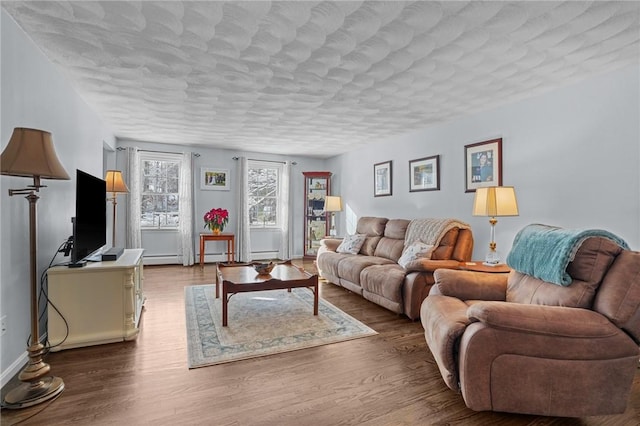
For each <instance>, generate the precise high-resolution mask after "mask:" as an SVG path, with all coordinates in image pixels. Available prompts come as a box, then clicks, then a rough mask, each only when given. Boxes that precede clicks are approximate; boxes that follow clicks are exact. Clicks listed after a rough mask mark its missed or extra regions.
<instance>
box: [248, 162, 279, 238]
mask: <svg viewBox="0 0 640 426" xmlns="http://www.w3.org/2000/svg"><path fill="white" fill-rule="evenodd" d="M247 163H248V164H247V165H248V170H247V172H248V184H249V224H250V226H251V227H252V228H281V227H282V218H281V217H280V194H281V188H280V185H281V183H282V166H283V164H282V163H276V162H271V161H252V160H249V161H248V162H247Z"/></svg>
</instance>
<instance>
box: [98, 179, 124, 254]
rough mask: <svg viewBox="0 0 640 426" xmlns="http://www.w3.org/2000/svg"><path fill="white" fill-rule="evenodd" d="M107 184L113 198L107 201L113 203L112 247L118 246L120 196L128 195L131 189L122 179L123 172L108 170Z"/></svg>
mask: <svg viewBox="0 0 640 426" xmlns="http://www.w3.org/2000/svg"><path fill="white" fill-rule="evenodd" d="M104 180H105V181H106V182H107V192H111V198H107V200H109V201H111V202H112V203H113V229H112V231H113V235H112V237H111V246H112V247H115V246H116V205H117V204H118V194H119V193H128V192H129V188H127V184H126V183H124V180H123V179H122V172H121V171H120V170H107V174H106V176H105V177H104Z"/></svg>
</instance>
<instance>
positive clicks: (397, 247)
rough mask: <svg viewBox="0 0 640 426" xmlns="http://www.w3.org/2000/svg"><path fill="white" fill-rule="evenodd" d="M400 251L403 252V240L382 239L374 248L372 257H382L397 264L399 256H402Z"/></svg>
mask: <svg viewBox="0 0 640 426" xmlns="http://www.w3.org/2000/svg"><path fill="white" fill-rule="evenodd" d="M402 250H404V240H396V239H395V238H387V237H382V238H381V239H380V242H379V243H378V246H377V247H376V251H375V253H374V256H377V257H384V258H385V259H389V260H393V261H394V262H397V261H398V259H400V256H402Z"/></svg>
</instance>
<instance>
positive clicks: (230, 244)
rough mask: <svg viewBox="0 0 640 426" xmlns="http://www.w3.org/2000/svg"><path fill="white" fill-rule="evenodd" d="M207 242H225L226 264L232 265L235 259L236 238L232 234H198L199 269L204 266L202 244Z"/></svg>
mask: <svg viewBox="0 0 640 426" xmlns="http://www.w3.org/2000/svg"><path fill="white" fill-rule="evenodd" d="M207 241H226V242H227V262H229V263H232V262H233V261H234V259H235V258H236V236H235V235H234V234H218V235H216V234H213V233H206V232H205V233H201V234H200V267H201V268H202V267H203V266H204V243H205V242H207Z"/></svg>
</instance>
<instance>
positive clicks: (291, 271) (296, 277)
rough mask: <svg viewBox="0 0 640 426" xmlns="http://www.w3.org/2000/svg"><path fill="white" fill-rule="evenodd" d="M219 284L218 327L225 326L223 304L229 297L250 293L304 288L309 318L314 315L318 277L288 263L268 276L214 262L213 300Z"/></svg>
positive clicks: (246, 266) (245, 267)
mask: <svg viewBox="0 0 640 426" xmlns="http://www.w3.org/2000/svg"><path fill="white" fill-rule="evenodd" d="M220 283H222V326H223V327H226V326H227V305H228V304H229V299H230V298H231V296H232V295H234V294H236V293H246V292H250V291H263V290H284V289H286V290H288V291H289V292H291V289H292V288H298V287H306V288H308V289H309V290H311V291H312V292H313V315H318V298H319V293H318V276H317V275H312V274H310V273H308V272H306V271H305V270H304V269H302V268H297V267H296V266H293V265H292V264H291V261H289V260H288V261H286V262H284V263H280V264H278V265H276V266H275V268H273V271H271V274H269V275H258V273H257V272H256V270H255V269H253V266H251V265H250V264H246V263H244V264H242V263H235V264H227V265H225V264H223V263H218V265H217V271H216V298H218V297H220V291H219V286H220Z"/></svg>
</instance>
